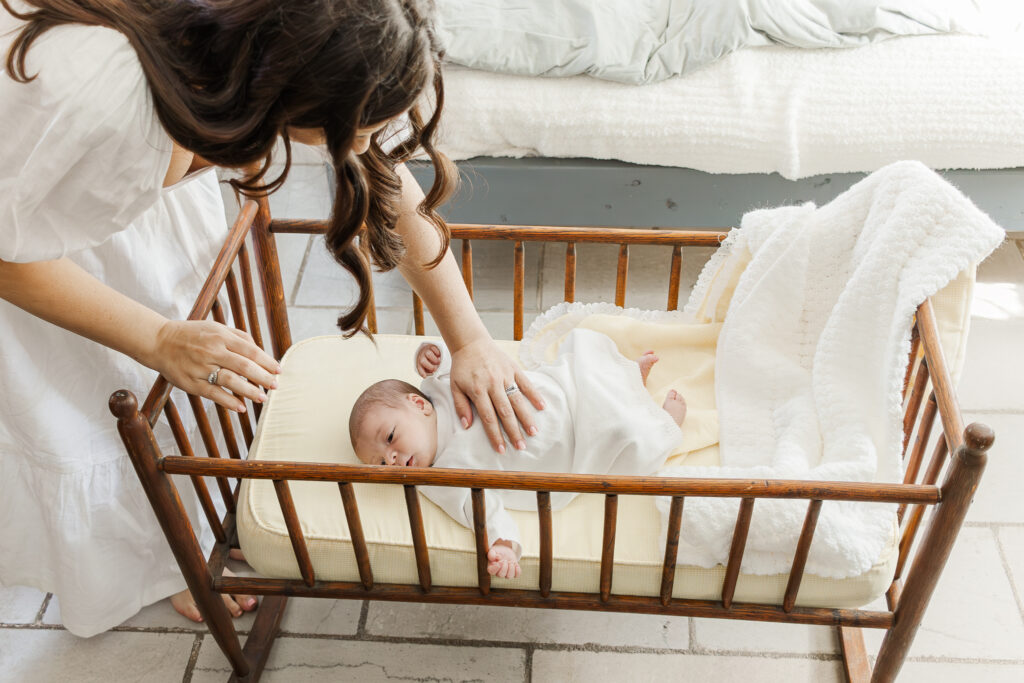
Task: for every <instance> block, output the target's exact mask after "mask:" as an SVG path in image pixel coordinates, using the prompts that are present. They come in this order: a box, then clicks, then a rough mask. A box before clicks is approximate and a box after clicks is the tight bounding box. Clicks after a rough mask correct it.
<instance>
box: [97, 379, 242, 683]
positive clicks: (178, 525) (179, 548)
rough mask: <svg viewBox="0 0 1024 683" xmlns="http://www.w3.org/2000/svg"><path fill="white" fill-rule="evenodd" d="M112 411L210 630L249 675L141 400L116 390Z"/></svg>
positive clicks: (238, 667) (230, 658) (237, 666)
mask: <svg viewBox="0 0 1024 683" xmlns="http://www.w3.org/2000/svg"><path fill="white" fill-rule="evenodd" d="M109 407H110V412H111V413H113V414H114V417H116V418H117V431H118V433H119V434H120V435H121V440H122V441H123V442H124V445H125V448H126V449H128V455H129V457H130V458H131V461H132V465H134V466H135V472H136V473H137V474H138V475H139V481H140V482H142V489H143V490H144V491H145V492H146V497H147V498H149V502H150V504H151V505H152V506H153V512H154V513H155V514H156V518H157V521H158V522H160V528H161V529H163V532H164V536H166V537H167V542H168V543H169V544H170V546H171V551H172V552H173V553H174V559H176V560H177V561H178V566H179V567H180V568H181V573H182V575H183V576H184V577H185V583H186V584H188V589H189V591H191V593H192V597H193V599H195V601H196V605H197V606H198V607H199V613H200V614H202V615H203V619H204V620H205V621H206V623H207V625H209V627H210V633H211V634H212V635H213V638H214V640H216V641H217V644H218V645H219V646H220V649H221V650H222V651H223V652H224V655H225V656H226V657H227V658H228V661H229V662H230V663H231V668H232V670H233V671H234V673H235V675H236V676H239V677H244V676H248V675H249V672H250V667H249V663H248V662H247V661H246V658H245V656H244V655H243V654H242V647H241V645H240V643H239V642H238V634H237V633H236V632H235V627H234V625H233V624H232V623H231V614H230V613H229V612H228V608H227V606H226V605H225V604H224V599H223V598H222V597H221V596H220V594H219V593H217V592H216V591H214V590H213V577H212V576H211V575H210V572H209V570H208V569H207V567H206V562H205V560H204V559H203V551H202V548H200V547H199V541H197V540H196V535H195V531H194V530H193V529H192V524H191V523H190V522H189V518H188V513H187V512H185V507H184V506H183V505H182V504H181V498H179V497H178V491H177V489H175V488H174V484H173V483H172V482H171V480H170V477H168V476H167V475H166V474H165V473H163V472H161V471H160V469H159V468H158V467H157V462H158V461H159V459H160V447H159V446H158V445H157V443H156V439H155V438H154V437H153V430H152V429H151V428H150V426H149V422H148V421H147V420H146V418H145V417H143V416H142V415H140V414H139V404H138V401H137V400H136V398H135V396H134V395H133V394H132V393H131V392H129V391H124V390H121V391H116V392H114V394H113V395H111V397H110V402H109Z"/></svg>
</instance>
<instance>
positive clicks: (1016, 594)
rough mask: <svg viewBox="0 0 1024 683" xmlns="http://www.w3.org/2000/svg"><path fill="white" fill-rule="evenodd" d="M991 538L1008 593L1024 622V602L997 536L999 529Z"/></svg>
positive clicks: (1001, 543)
mask: <svg viewBox="0 0 1024 683" xmlns="http://www.w3.org/2000/svg"><path fill="white" fill-rule="evenodd" d="M992 536H993V537H994V538H995V542H996V549H997V550H998V551H999V559H1000V561H1001V562H1002V563H1003V571H1004V572H1006V579H1007V581H1009V582H1010V592H1012V593H1013V598H1014V600H1016V601H1017V610H1018V611H1019V612H1020V618H1021V621H1022V622H1024V600H1022V599H1021V594H1020V591H1019V590H1017V583H1016V581H1014V577H1013V571H1012V570H1011V569H1010V561H1009V560H1008V559H1007V557H1006V549H1005V548H1004V547H1003V539H1002V538H1001V537H1000V535H999V529H998V528H994V529H992Z"/></svg>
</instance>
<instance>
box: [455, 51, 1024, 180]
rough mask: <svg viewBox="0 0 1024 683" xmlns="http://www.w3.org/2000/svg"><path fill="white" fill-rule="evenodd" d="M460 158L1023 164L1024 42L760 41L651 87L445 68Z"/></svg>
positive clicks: (814, 166)
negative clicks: (810, 46)
mask: <svg viewBox="0 0 1024 683" xmlns="http://www.w3.org/2000/svg"><path fill="white" fill-rule="evenodd" d="M442 138H443V144H442V149H444V151H445V152H446V153H448V154H449V155H450V156H451V157H452V158H453V159H467V158H470V157H475V156H491V157H525V156H543V157H563V158H571V157H587V158H593V159H617V160H621V161H627V162H632V163H637V164H645V165H653V166H677V167H686V168H694V169H697V170H700V171H706V172H710V173H771V172H778V173H780V174H781V175H782V176H784V177H786V178H790V179H797V178H804V177H807V176H812V175H818V174H822V173H843V172H869V171H873V170H875V169H877V168H880V167H881V166H884V165H886V164H888V163H891V162H893V161H897V160H901V159H916V160H919V161H922V162H923V163H925V164H926V165H927V166H929V167H931V168H935V169H955V168H965V169H981V168H1016V167H1021V166H1024V40H1022V39H1021V36H1020V35H1016V36H1013V37H1010V38H1002V39H997V38H979V37H973V36H959V35H943V36H919V37H910V38H897V39H893V40H889V41H884V42H881V43H877V44H873V45H868V46H865V47H861V48H855V49H837V50H800V49H793V48H777V47H768V48H753V49H746V50H740V51H737V52H735V53H733V54H731V55H729V56H728V57H725V58H723V59H722V60H720V61H718V62H716V63H714V64H712V65H710V66H708V67H705V68H703V69H700V70H697V71H695V72H693V73H690V74H688V75H686V76H683V77H677V78H672V79H669V80H666V81H663V82H660V83H655V84H651V85H644V86H632V85H623V84H620V83H612V82H608V81H602V80H598V79H595V78H591V77H587V76H576V77H572V78H535V77H525V76H510V75H504V74H496V73H490V72H484V71H474V70H470V69H465V68H461V67H455V66H449V67H447V69H446V71H445V112H444V117H443V121H442Z"/></svg>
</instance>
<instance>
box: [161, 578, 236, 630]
mask: <svg viewBox="0 0 1024 683" xmlns="http://www.w3.org/2000/svg"><path fill="white" fill-rule="evenodd" d="M234 575H235V573H234V572H232V571H231V570H230V569H227V568H225V569H224V576H234ZM221 597H222V598H224V605H225V606H226V607H227V608H228V612H230V613H231V616H233V617H240V616H242V614H243V613H244V612H251V611H253V610H254V609H256V598H254V597H253V596H251V595H222V596H221ZM171 606H172V607H174V610H175V611H176V612H177V613H178V614H180V615H182V616H183V617H185V618H186V619H191V620H192V621H198V622H202V621H203V615H201V614H200V613H199V607H198V605H196V601H195V599H193V597H192V594H191V593H190V592H189V591H188V589H187V588H186V589H185V590H183V591H181V592H180V593H175V594H174V595H172V596H171Z"/></svg>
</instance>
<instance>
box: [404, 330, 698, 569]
mask: <svg viewBox="0 0 1024 683" xmlns="http://www.w3.org/2000/svg"><path fill="white" fill-rule="evenodd" d="M442 357H443V360H442V364H441V367H439V368H438V370H437V372H435V374H434V375H431V376H429V377H427V378H425V379H424V380H423V383H422V385H421V387H420V388H421V390H422V391H423V393H424V394H426V395H427V396H428V397H429V398H430V400H431V402H432V403H433V404H434V409H435V410H436V411H437V432H438V434H437V457H436V458H435V460H434V465H433V466H434V467H447V468H458V469H478V470H505V471H526V472H564V473H573V474H616V475H649V474H654V472H655V471H656V470H658V469H659V468H660V467H661V466H662V465H664V464H665V459H666V458H667V457H668V456H669V455H670V454H671V453H672V451H673V450H675V449H676V448H677V447H678V446H679V445H680V443H681V442H682V431H681V430H680V429H679V426H678V425H677V424H676V423H675V421H674V420H673V419H672V417H671V416H670V415H669V414H668V413H667V412H665V410H664V409H662V408H661V407H660V406H658V405H657V404H656V403H655V402H654V400H653V399H652V398H651V396H650V394H648V393H647V389H646V388H645V387H644V385H643V381H642V380H641V377H640V369H639V367H638V366H637V364H636V362H635V361H631V360H629V359H627V358H625V357H624V356H623V355H622V354H621V353H619V351H618V349H617V348H616V347H615V344H614V342H612V340H611V339H609V338H608V337H607V336H605V335H603V334H600V333H598V332H594V331H592V330H586V329H581V328H577V329H574V330H573V331H572V332H570V333H569V334H568V335H567V336H566V338H565V341H564V342H563V343H562V345H561V346H560V347H559V349H558V356H557V357H556V358H555V360H554V361H553V362H552V363H550V364H547V365H542V366H540V367H539V368H538V369H537V370H534V371H531V372H528V373H527V376H528V377H529V378H530V381H531V382H532V383H533V386H534V388H536V389H537V390H538V391H539V392H540V394H541V396H542V397H543V399H544V402H545V408H544V410H541V411H537V412H536V413H535V419H536V424H537V429H538V433H537V435H536V436H531V437H526V438H525V441H526V449H525V450H522V451H519V450H516V449H515V448H514V447H512V445H511V444H509V443H508V442H507V441H506V446H505V453H504V454H501V453H497V452H495V450H494V449H493V448H492V447H491V443H490V440H489V439H488V438H487V434H486V432H485V431H484V429H483V425H482V423H481V421H480V419H479V417H475V418H474V420H473V425H472V426H471V427H470V428H469V429H463V428H462V425H461V424H459V418H458V416H457V415H456V413H455V406H454V403H453V401H452V392H451V384H450V379H449V375H448V373H449V371H450V364H451V362H450V359H449V355H448V353H447V351H446V350H443V351H442ZM421 490H422V491H423V493H424V495H426V496H427V497H428V498H429V499H430V500H432V501H434V502H435V503H437V504H438V505H439V506H440V507H441V508H442V509H443V510H444V511H445V512H447V513H448V514H449V515H450V516H451V517H452V518H453V519H455V520H456V521H457V522H459V523H460V524H463V525H465V526H467V527H470V528H472V523H473V506H472V500H471V497H470V491H469V489H465V488H449V487H440V486H424V487H422V488H421ZM576 495H577V494H574V493H558V492H555V493H552V494H551V507H552V509H553V510H558V509H561V508H563V507H565V506H566V505H568V503H569V502H570V501H571V500H572V499H573V498H574V497H575V496H576ZM484 500H485V502H486V515H487V539H488V542H489V543H494V542H495V541H496V540H498V539H503V540H506V541H511V542H513V543H514V544H515V547H516V554H517V556H518V555H519V554H520V553H521V546H520V541H519V531H518V528H517V526H516V523H515V522H514V521H513V520H512V518H511V516H510V515H509V514H508V513H507V512H506V511H505V508H506V507H507V508H510V509H513V510H536V509H537V495H536V493H534V492H533V491H500V492H499V491H494V490H488V491H487V492H486V494H485V497H484Z"/></svg>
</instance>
